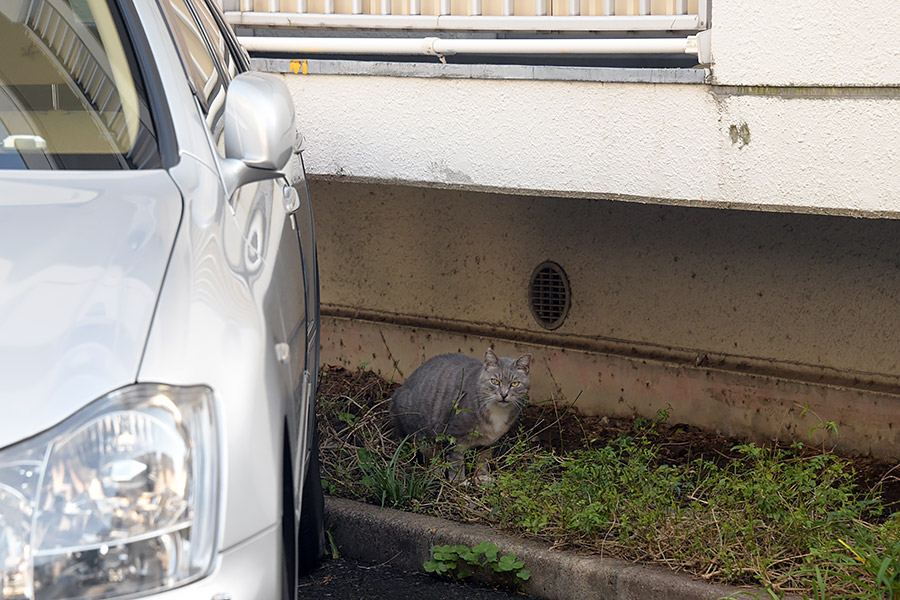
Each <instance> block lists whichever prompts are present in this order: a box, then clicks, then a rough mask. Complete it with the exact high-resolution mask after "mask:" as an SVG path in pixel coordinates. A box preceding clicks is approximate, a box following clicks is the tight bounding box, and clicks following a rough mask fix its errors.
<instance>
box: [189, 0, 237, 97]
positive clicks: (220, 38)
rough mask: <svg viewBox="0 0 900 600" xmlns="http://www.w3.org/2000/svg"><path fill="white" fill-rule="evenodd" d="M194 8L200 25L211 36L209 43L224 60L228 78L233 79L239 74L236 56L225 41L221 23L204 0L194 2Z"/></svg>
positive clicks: (220, 58) (219, 57) (221, 59)
mask: <svg viewBox="0 0 900 600" xmlns="http://www.w3.org/2000/svg"><path fill="white" fill-rule="evenodd" d="M194 8H195V9H196V11H197V16H198V17H199V19H200V25H201V27H202V28H203V31H205V32H206V35H207V37H208V38H209V43H210V45H211V46H212V49H213V52H215V53H216V54H217V57H218V59H219V60H220V61H222V62H223V67H224V69H223V70H224V71H225V73H226V74H227V75H226V76H227V77H228V79H229V80H231V79H232V78H234V76H235V75H237V72H238V69H237V64H236V63H235V60H234V56H232V54H231V51H230V49H229V48H228V44H227V43H226V41H225V36H224V35H223V33H222V30H221V29H220V28H219V24H218V22H217V21H216V18H215V17H214V16H213V14H212V12H211V11H210V8H209V6H208V5H207V4H206V2H205V1H204V0H197V1H196V2H194Z"/></svg>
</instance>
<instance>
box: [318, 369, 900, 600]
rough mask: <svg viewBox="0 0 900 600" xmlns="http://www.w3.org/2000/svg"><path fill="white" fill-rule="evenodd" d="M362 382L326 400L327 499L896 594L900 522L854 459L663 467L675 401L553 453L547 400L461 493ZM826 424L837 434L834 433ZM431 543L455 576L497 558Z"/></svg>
mask: <svg viewBox="0 0 900 600" xmlns="http://www.w3.org/2000/svg"><path fill="white" fill-rule="evenodd" d="M363 375H364V376H365V379H364V378H363ZM363 375H351V376H350V377H358V379H357V381H359V382H360V383H359V386H360V388H365V389H366V390H368V391H367V392H366V393H367V394H369V395H368V398H369V399H368V400H363V399H362V398H361V393H362V392H360V393H356V392H355V391H353V390H348V389H343V388H342V389H340V390H339V391H338V393H337V394H334V395H332V396H328V397H322V398H320V402H319V409H320V424H321V425H320V427H321V431H322V433H321V435H322V438H321V439H322V442H321V447H320V452H321V454H322V456H323V463H322V464H323V479H324V480H325V482H324V485H325V488H326V490H328V492H329V493H331V494H335V495H339V496H342V497H347V498H354V499H358V500H367V501H370V502H375V503H380V504H382V505H385V506H396V507H399V508H403V509H404V510H412V511H415V512H421V513H427V514H432V515H434V516H439V517H444V518H449V519H456V520H462V521H465V522H479V523H483V524H488V525H491V526H496V527H501V528H505V529H511V530H516V531H519V532H521V533H525V534H527V535H529V536H532V537H536V538H539V539H542V540H545V541H547V542H550V543H552V544H553V545H554V546H556V547H560V548H574V549H578V550H580V551H585V552H595V553H599V554H602V555H606V556H616V557H619V558H623V559H628V560H642V561H652V562H660V563H664V564H666V565H667V566H669V567H670V568H672V569H677V570H685V571H689V572H691V573H693V574H694V575H696V576H699V577H702V578H704V579H707V580H714V581H719V582H724V583H732V584H750V585H755V586H761V587H764V588H765V589H766V592H765V593H766V594H767V596H765V597H766V598H768V599H769V600H773V599H779V598H783V597H785V596H797V595H800V596H801V597H804V598H809V599H815V600H824V598H826V597H827V598H855V599H857V600H862V599H875V598H878V599H879V600H881V599H883V598H895V597H896V598H898V600H900V593H898V582H900V542H897V540H898V539H900V513H897V514H895V515H893V516H890V515H888V514H883V512H884V507H883V505H882V504H881V500H880V496H879V492H878V488H877V487H876V488H873V490H871V491H868V492H866V493H862V492H860V491H859V490H858V489H857V485H856V483H855V481H856V478H855V474H854V472H853V469H852V467H851V465H850V463H849V462H847V461H845V460H844V459H841V458H839V457H837V456H836V455H833V454H830V453H828V452H826V451H824V450H823V449H821V448H820V449H813V448H810V447H808V446H805V445H803V444H799V443H797V444H793V445H791V446H778V447H770V446H757V445H754V444H740V445H736V446H734V447H733V448H732V449H731V450H730V451H726V454H727V455H728V456H727V457H725V456H706V457H693V458H691V459H689V460H687V461H682V462H680V463H678V464H669V463H668V462H667V461H666V460H665V459H664V458H665V454H664V453H663V452H662V448H663V445H664V444H665V443H666V441H667V440H666V439H665V435H664V434H663V432H665V431H667V429H666V426H665V425H664V423H665V422H666V421H667V420H669V419H670V418H671V417H672V413H673V409H672V408H671V407H670V406H668V407H666V409H664V410H660V411H657V414H656V418H654V419H652V420H650V419H645V420H643V421H636V422H635V423H634V426H633V427H632V428H631V429H630V431H628V432H627V433H626V434H624V435H621V436H620V437H618V438H616V439H613V440H612V441H609V442H607V443H604V444H603V445H601V444H600V443H599V442H596V441H594V440H590V439H587V438H586V439H585V443H584V445H583V447H582V449H580V450H578V451H574V452H570V453H566V454H560V453H555V452H553V451H549V450H544V449H541V447H540V446H539V445H538V443H537V441H536V438H537V437H538V436H541V435H543V436H554V435H555V436H560V435H561V433H562V428H561V427H560V426H559V418H560V415H562V414H563V413H564V412H565V410H566V409H565V408H564V407H561V406H557V404H556V403H555V402H554V403H552V406H551V407H550V408H551V409H552V410H548V411H547V412H546V413H545V414H546V418H545V419H544V420H543V421H542V422H540V424H539V425H538V426H535V429H534V430H527V429H526V428H524V427H519V428H518V429H517V430H516V431H515V432H513V433H511V434H510V435H508V436H506V437H504V438H503V439H501V441H500V442H498V444H497V447H496V452H495V455H496V458H495V459H494V461H493V462H494V468H493V470H492V481H491V482H489V483H484V484H480V485H477V486H473V485H469V486H461V485H456V484H453V483H449V482H447V481H446V480H445V479H444V478H442V477H439V476H437V475H435V473H436V472H439V471H440V470H441V469H442V468H445V467H446V466H447V465H446V459H445V458H444V457H443V456H442V455H441V454H440V452H437V450H439V449H440V447H444V446H447V445H448V443H450V445H452V440H449V439H446V440H442V441H440V442H436V443H435V444H434V450H436V452H435V453H434V454H433V455H432V456H433V457H432V458H431V460H426V461H418V460H416V453H417V449H416V448H415V447H414V445H413V444H412V443H410V441H409V440H404V441H403V442H400V443H398V442H397V441H396V440H395V439H394V438H393V437H392V436H391V435H390V425H389V423H390V421H389V418H388V416H387V401H388V400H387V399H388V398H389V397H390V386H388V385H387V384H386V383H385V382H380V383H379V382H377V381H375V379H374V374H372V373H371V372H369V371H366V372H365V373H363ZM373 387H374V389H373ZM342 413H345V414H346V415H353V416H355V417H357V418H356V419H353V418H350V417H348V416H345V415H344V414H342ZM819 429H822V430H824V432H826V433H827V432H831V433H835V432H834V431H833V430H832V428H831V426H830V425H829V424H828V423H823V424H822V425H821V426H820V427H819ZM814 431H815V429H813V430H812V431H811V433H813V432H814ZM426 450H427V448H426ZM426 457H427V452H426ZM440 548H441V549H440V550H439V551H438V552H437V554H435V555H434V556H433V557H432V560H431V561H429V563H426V564H430V565H431V567H430V568H431V569H433V572H436V573H444V574H445V575H447V574H448V573H449V572H450V571H453V573H451V574H450V576H454V577H462V576H463V574H465V573H466V572H467V570H468V569H470V568H472V569H474V568H475V567H474V566H473V565H471V564H470V563H469V560H468V559H470V558H471V559H473V560H476V562H479V561H485V560H488V559H489V558H490V556H491V555H493V553H491V554H484V553H483V552H481V553H478V554H476V558H473V556H472V554H474V553H475V551H476V549H477V548H479V547H478V546H476V548H466V550H465V552H463V551H462V549H460V548H459V547H450V549H449V550H448V549H447V547H440ZM454 548H455V549H454ZM498 552H499V551H498ZM454 553H455V554H454ZM493 556H494V557H495V558H496V559H497V566H498V568H500V567H499V565H500V564H501V561H502V564H503V565H505V566H509V567H510V568H511V569H512V570H513V571H516V570H517V569H523V568H524V566H522V565H519V566H518V567H515V565H516V564H517V563H518V562H520V561H517V560H515V557H510V558H509V559H503V557H500V556H499V555H493ZM510 561H511V562H510ZM453 565H455V566H453ZM478 568H481V567H480V566H479V567H478ZM504 568H505V567H504ZM492 572H493V567H492ZM742 597H743V596H742ZM746 597H750V596H749V595H748V596H746Z"/></svg>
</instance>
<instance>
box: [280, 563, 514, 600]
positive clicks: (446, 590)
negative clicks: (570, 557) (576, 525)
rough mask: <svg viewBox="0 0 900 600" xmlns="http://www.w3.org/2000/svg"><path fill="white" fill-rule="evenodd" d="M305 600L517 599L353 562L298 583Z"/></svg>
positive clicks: (325, 567)
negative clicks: (409, 599)
mask: <svg viewBox="0 0 900 600" xmlns="http://www.w3.org/2000/svg"><path fill="white" fill-rule="evenodd" d="M297 597H298V598H300V599H302V600H306V599H309V600H321V599H322V598H330V599H331V600H382V599H384V598H388V599H402V598H415V599H416V600H504V599H506V598H519V599H520V600H527V599H528V598H530V597H531V596H525V595H517V594H512V593H509V592H504V591H502V590H495V589H491V588H486V587H479V586H475V585H465V584H459V583H451V582H449V581H443V580H439V579H436V578H434V577H432V576H430V575H426V574H424V573H410V572H407V571H403V570H402V569H398V568H396V567H393V566H391V565H386V564H381V565H369V564H365V563H360V562H358V561H355V560H353V559H350V558H336V559H329V560H326V561H324V562H323V563H322V566H321V567H319V568H318V569H316V570H315V571H314V572H313V573H312V575H310V576H308V577H304V578H303V579H302V580H301V581H300V582H299V587H298V594H297Z"/></svg>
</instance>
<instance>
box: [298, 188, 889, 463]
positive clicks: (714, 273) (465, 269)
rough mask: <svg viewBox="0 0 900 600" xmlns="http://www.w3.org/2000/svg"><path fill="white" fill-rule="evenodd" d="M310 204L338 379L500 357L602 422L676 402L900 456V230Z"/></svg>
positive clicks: (704, 214) (658, 209) (538, 390)
mask: <svg viewBox="0 0 900 600" xmlns="http://www.w3.org/2000/svg"><path fill="white" fill-rule="evenodd" d="M312 194H313V198H314V206H315V213H316V224H317V231H318V235H319V256H320V271H321V277H322V283H321V286H322V302H323V305H324V313H325V314H326V315H327V316H329V317H330V318H329V319H326V324H325V326H324V331H325V341H324V342H323V346H324V347H323V356H324V357H325V359H326V360H327V361H331V362H343V363H344V364H347V365H348V366H351V367H355V366H357V365H359V364H360V363H362V362H369V361H372V362H373V368H376V369H377V370H380V371H382V372H383V373H384V375H385V376H394V377H395V378H396V379H399V380H402V379H403V378H404V377H406V376H408V375H409V373H410V372H411V371H412V370H413V369H414V368H415V367H416V366H418V365H419V364H421V362H423V361H424V360H425V359H426V358H428V357H430V356H433V355H435V354H438V353H440V352H444V351H462V352H466V353H469V354H474V355H479V354H481V353H483V351H484V348H485V347H486V346H487V344H489V343H499V344H501V347H502V348H503V350H504V351H508V352H510V353H512V352H524V351H526V350H530V351H533V352H535V354H536V356H537V357H538V361H537V363H538V366H537V367H536V371H535V373H536V374H539V375H536V385H535V394H536V396H537V397H541V398H544V399H546V398H547V397H549V396H551V395H555V396H557V397H559V396H560V395H562V396H565V397H566V398H567V399H568V400H570V401H571V400H573V399H575V398H577V399H578V405H579V407H580V408H581V409H582V410H584V411H586V412H592V413H602V414H627V413H630V412H637V413H641V414H645V416H650V417H652V416H653V415H654V414H655V411H656V410H657V409H659V408H666V406H667V404H669V403H671V404H673V405H674V406H675V407H676V411H675V413H676V414H675V418H677V419H682V420H686V421H688V422H694V423H697V424H702V425H705V426H708V427H711V428H714V429H717V430H720V431H723V432H726V433H730V434H735V435H756V436H763V437H766V436H768V437H777V436H778V435H788V434H790V433H791V432H793V433H797V432H800V433H801V434H805V432H807V431H808V430H809V428H810V427H812V425H814V424H815V423H812V424H810V423H806V421H809V420H810V419H815V418H818V419H821V420H834V421H835V422H839V423H840V424H841V428H842V429H843V430H844V431H843V432H842V435H841V438H842V439H841V443H844V444H847V445H848V446H849V447H850V448H852V449H855V450H858V451H863V452H870V451H874V452H876V453H884V452H888V453H889V452H891V451H892V450H891V449H893V448H896V447H897V445H896V444H897V443H900V438H897V437H896V436H897V435H898V433H897V432H895V431H894V429H893V423H894V422H896V421H900V400H898V399H897V398H896V397H895V393H896V391H897V390H898V389H900V386H898V382H900V360H898V357H900V302H898V293H900V247H898V245H897V244H896V240H897V239H898V237H900V222H897V221H893V220H864V219H853V218H848V217H832V216H820V215H790V214H775V213H765V212H749V211H721V210H714V209H699V208H686V207H674V206H658V205H646V204H635V203H623V202H616V201H601V200H590V199H577V198H568V199H556V198H544V197H540V196H516V195H504V194H492V193H475V192H461V191H458V190H449V189H427V188H421V187H408V186H398V185H372V184H360V183H350V182H338V181H316V182H314V183H313V186H312ZM545 260H553V261H556V262H557V263H559V264H560V265H561V266H562V267H563V268H564V269H565V271H566V273H567V274H568V277H569V279H570V282H571V286H572V307H571V311H570V313H569V316H568V318H567V320H566V322H565V323H564V324H563V325H562V326H561V327H560V328H559V329H558V330H556V331H554V332H552V333H550V332H547V331H546V330H544V329H543V328H542V327H540V326H539V325H538V324H537V323H536V322H535V320H534V319H533V317H532V316H531V312H530V308H529V304H528V299H527V291H526V290H527V285H528V282H529V278H530V276H531V273H532V270H533V269H534V267H535V266H537V265H538V264H539V263H541V262H542V261H545ZM350 317H358V318H361V320H353V319H350ZM348 319H349V320H348ZM367 323H368V324H367ZM503 344H505V346H502V345H503ZM395 367H396V368H397V369H398V370H397V371H395ZM736 398H737V399H736ZM803 406H809V408H811V409H813V410H814V412H815V414H816V415H817V416H816V417H811V416H809V415H804V418H803V419H801V418H800V414H801V412H802V410H801V408H802V407H803ZM729 407H730V408H729ZM726 408H727V410H725V409H726ZM735 411H737V412H735ZM741 415H743V416H741ZM804 423H805V424H804ZM866 423H869V425H865V424H866ZM898 427H900V423H898ZM854 428H856V431H855V433H854V432H853V429H854ZM876 430H877V431H876ZM898 431H900V430H898ZM800 437H801V438H802V437H803V436H802V435H801V436H800ZM885 440H890V442H889V443H887V445H886V446H883V447H881V448H880V449H878V448H879V444H884V443H885ZM873 447H874V448H875V450H873Z"/></svg>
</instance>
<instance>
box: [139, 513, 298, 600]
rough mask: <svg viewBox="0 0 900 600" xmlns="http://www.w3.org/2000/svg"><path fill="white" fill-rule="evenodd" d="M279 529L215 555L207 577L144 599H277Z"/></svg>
mask: <svg viewBox="0 0 900 600" xmlns="http://www.w3.org/2000/svg"><path fill="white" fill-rule="evenodd" d="M280 546H281V530H280V528H279V527H278V526H277V525H273V526H272V527H270V528H268V529H266V530H264V531H263V532H261V533H259V534H257V535H255V536H253V537H252V538H250V539H248V540H245V541H244V542H241V543H240V544H238V545H237V546H232V547H231V548H229V549H227V550H225V551H223V552H221V553H219V557H218V560H217V561H216V568H215V570H214V571H213V572H212V574H210V575H209V576H208V577H205V578H203V579H201V580H199V581H196V582H194V583H191V584H189V585H185V586H182V587H180V588H176V589H174V590H170V591H168V592H163V593H160V594H155V595H151V596H146V598H150V599H152V600H213V599H215V600H226V599H227V600H257V599H258V600H272V599H273V598H280V597H281V555H280Z"/></svg>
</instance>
